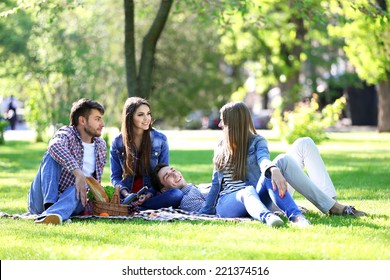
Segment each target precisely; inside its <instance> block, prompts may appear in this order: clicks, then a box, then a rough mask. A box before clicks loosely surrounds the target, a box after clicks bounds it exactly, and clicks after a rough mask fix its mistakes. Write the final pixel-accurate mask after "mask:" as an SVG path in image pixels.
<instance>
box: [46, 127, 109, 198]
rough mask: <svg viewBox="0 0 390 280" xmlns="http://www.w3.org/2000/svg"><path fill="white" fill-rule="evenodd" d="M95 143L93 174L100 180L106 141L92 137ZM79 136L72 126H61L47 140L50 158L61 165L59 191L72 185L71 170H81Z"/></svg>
mask: <svg viewBox="0 0 390 280" xmlns="http://www.w3.org/2000/svg"><path fill="white" fill-rule="evenodd" d="M93 141H94V143H95V157H96V161H95V162H96V164H95V165H96V168H95V173H94V174H93V175H94V177H95V179H96V180H97V181H98V182H101V179H102V173H103V168H104V166H105V165H106V142H105V141H104V140H103V139H102V138H100V137H95V138H94V139H93ZM82 143H83V142H82V140H81V136H80V134H79V132H78V131H77V129H76V127H74V126H63V127H61V128H60V129H58V130H57V132H56V133H55V135H54V136H53V138H52V139H51V140H50V142H49V147H48V152H49V153H50V155H51V156H52V158H53V159H54V160H55V161H57V162H58V163H59V164H60V165H61V166H62V171H61V177H60V183H59V187H58V189H59V193H62V192H63V191H64V190H66V189H67V188H69V187H71V186H74V185H75V184H76V182H75V179H76V178H75V176H74V175H73V174H72V171H73V170H75V169H77V168H79V169H81V170H83V159H84V147H83V144H82Z"/></svg>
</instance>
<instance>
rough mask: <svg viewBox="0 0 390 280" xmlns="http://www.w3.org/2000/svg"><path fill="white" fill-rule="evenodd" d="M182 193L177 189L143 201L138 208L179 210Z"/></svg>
mask: <svg viewBox="0 0 390 280" xmlns="http://www.w3.org/2000/svg"><path fill="white" fill-rule="evenodd" d="M183 195H184V194H183V192H182V191H181V190H178V189H172V190H169V191H166V192H164V193H161V194H158V195H155V196H153V197H151V198H149V199H148V200H147V201H145V202H144V203H143V204H142V205H141V206H140V207H139V209H140V210H147V209H153V210H155V209H160V208H168V207H173V208H179V206H180V202H181V200H182V198H183Z"/></svg>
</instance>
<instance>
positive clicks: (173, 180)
mask: <svg viewBox="0 0 390 280" xmlns="http://www.w3.org/2000/svg"><path fill="white" fill-rule="evenodd" d="M157 177H158V179H159V181H160V182H161V184H162V185H163V186H164V188H175V189H182V188H184V187H185V186H186V185H187V182H186V180H185V179H184V178H183V176H182V175H181V173H180V171H177V170H176V169H175V168H173V167H171V166H165V167H163V168H161V169H160V171H159V172H158V173H157ZM162 190H163V189H162Z"/></svg>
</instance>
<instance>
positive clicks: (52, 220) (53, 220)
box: [35, 214, 62, 225]
mask: <svg viewBox="0 0 390 280" xmlns="http://www.w3.org/2000/svg"><path fill="white" fill-rule="evenodd" d="M35 223H36V224H52V225H60V224H62V217H61V216H60V215H58V214H49V215H47V216H44V217H39V218H37V219H36V220H35Z"/></svg>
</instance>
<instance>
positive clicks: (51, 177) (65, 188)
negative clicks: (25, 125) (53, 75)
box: [28, 98, 106, 224]
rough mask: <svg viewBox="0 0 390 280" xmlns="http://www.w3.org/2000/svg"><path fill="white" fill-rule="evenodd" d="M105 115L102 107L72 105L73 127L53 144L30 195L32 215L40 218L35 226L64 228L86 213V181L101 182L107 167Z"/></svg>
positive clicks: (59, 132)
mask: <svg viewBox="0 0 390 280" xmlns="http://www.w3.org/2000/svg"><path fill="white" fill-rule="evenodd" d="M103 114H104V107H103V106H102V105H101V104H99V103H97V102H95V101H92V100H90V99H85V98H83V99H80V100H78V101H76V102H75V103H73V105H72V109H71V112H70V125H69V126H63V127H61V128H60V129H59V130H57V132H56V133H55V135H54V136H53V138H52V139H51V140H50V142H49V146H48V149H47V151H46V153H45V154H44V156H43V159H42V162H41V165H40V167H39V170H38V173H37V175H36V176H35V178H34V181H33V182H32V184H31V188H30V192H29V195H28V209H29V211H30V213H32V214H39V216H38V218H37V219H36V220H35V222H36V223H43V224H61V223H62V221H65V220H67V219H69V217H70V216H72V215H78V214H80V213H81V212H83V211H84V208H85V206H86V205H87V192H86V190H87V189H86V186H87V183H86V177H87V176H93V177H94V178H95V179H96V180H98V181H99V182H101V178H102V173H103V168H104V166H105V164H106V142H105V141H104V140H103V139H102V138H101V137H100V136H101V134H102V129H103V127H104V122H103Z"/></svg>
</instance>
